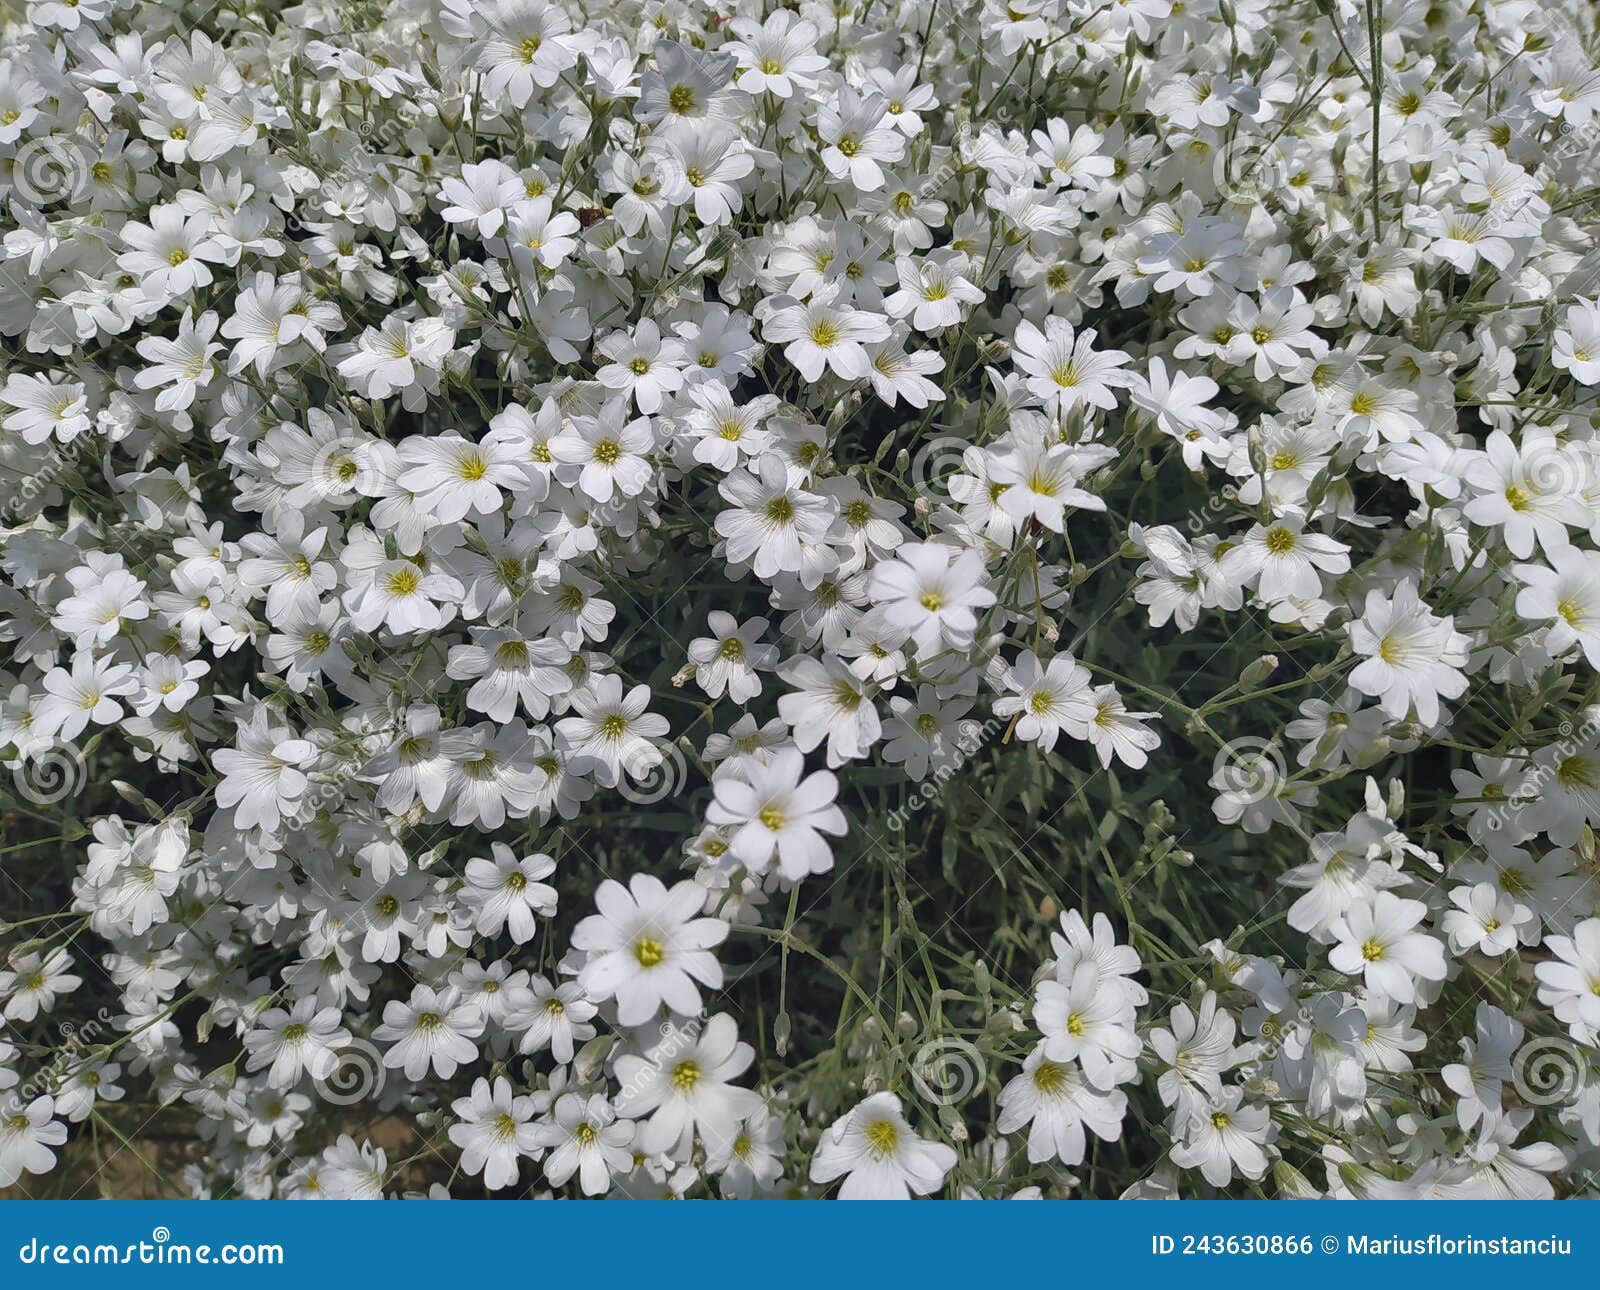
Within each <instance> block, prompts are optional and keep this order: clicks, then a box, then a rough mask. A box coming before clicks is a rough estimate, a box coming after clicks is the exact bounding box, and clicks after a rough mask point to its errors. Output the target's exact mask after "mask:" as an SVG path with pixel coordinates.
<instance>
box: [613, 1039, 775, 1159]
mask: <svg viewBox="0 0 1600 1290" xmlns="http://www.w3.org/2000/svg"><path fill="white" fill-rule="evenodd" d="M754 1060H755V1049H753V1048H751V1047H750V1045H749V1044H745V1043H740V1042H739V1029H738V1026H737V1025H735V1023H734V1020H733V1018H732V1017H730V1016H729V1015H728V1014H727V1013H725V1012H724V1013H718V1014H717V1015H716V1016H714V1017H712V1018H711V1019H710V1020H709V1021H707V1022H705V1024H704V1025H703V1026H702V1025H701V1024H700V1023H699V1022H698V1021H693V1022H690V1023H689V1024H688V1025H687V1026H686V1027H683V1028H680V1027H678V1026H677V1025H676V1024H673V1023H669V1024H668V1025H666V1026H663V1027H662V1029H661V1038H660V1040H659V1041H658V1042H657V1043H656V1044H654V1045H653V1046H651V1047H650V1048H648V1049H646V1050H645V1052H644V1055H643V1056H635V1055H633V1054H632V1053H624V1054H623V1055H622V1056H621V1057H618V1058H617V1081H618V1082H619V1083H620V1084H621V1085H622V1091H621V1092H620V1093H619V1094H618V1095H617V1099H616V1107H617V1113H618V1114H619V1115H626V1116H629V1117H631V1118H633V1119H639V1120H643V1121H644V1124H643V1127H642V1128H641V1129H640V1131H639V1142H638V1145H639V1147H640V1148H641V1149H642V1150H644V1151H645V1152H647V1153H649V1154H652V1155H654V1154H657V1153H660V1152H668V1153H672V1154H676V1155H682V1154H685V1153H686V1152H687V1151H688V1150H689V1148H690V1146H691V1145H692V1143H693V1140H694V1138H695V1137H696V1136H698V1137H699V1139H700V1141H701V1142H702V1143H703V1144H704V1145H705V1147H706V1149H707V1151H724V1150H726V1149H727V1147H728V1146H729V1144H731V1143H732V1141H733V1139H734V1138H735V1137H736V1136H737V1134H738V1131H739V1124H740V1122H741V1121H743V1120H744V1119H745V1118H747V1117H748V1116H750V1115H751V1114H753V1113H754V1112H755V1110H756V1109H757V1108H758V1107H759V1106H760V1105H761V1099H760V1097H759V1096H757V1095H756V1094H755V1093H753V1092H751V1091H750V1090H749V1089H746V1088H736V1087H734V1086H733V1085H732V1084H730V1083H729V1081H730V1080H733V1079H736V1078H737V1077H738V1076H740V1075H741V1074H743V1073H744V1072H745V1071H746V1070H748V1069H749V1067H750V1063H751V1062H753V1061H754ZM647 1116H648V1117H649V1118H648V1119H645V1117H647Z"/></svg>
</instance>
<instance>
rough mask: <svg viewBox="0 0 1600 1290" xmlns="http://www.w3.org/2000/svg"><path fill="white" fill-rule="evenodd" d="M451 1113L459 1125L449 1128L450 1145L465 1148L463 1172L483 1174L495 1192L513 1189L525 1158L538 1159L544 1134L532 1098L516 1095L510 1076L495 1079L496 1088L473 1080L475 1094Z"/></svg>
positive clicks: (485, 1184) (462, 1155) (486, 1185)
mask: <svg viewBox="0 0 1600 1290" xmlns="http://www.w3.org/2000/svg"><path fill="white" fill-rule="evenodd" d="M450 1109H451V1110H452V1111H453V1112H454V1113H455V1114H456V1116H457V1117H458V1119H459V1121H460V1122H459V1123H457V1124H452V1125H451V1126H450V1141H451V1142H453V1143H455V1145H456V1146H458V1147H460V1148H461V1167H462V1168H463V1169H464V1170H466V1172H467V1173H469V1174H482V1175H483V1185H484V1186H485V1187H487V1188H488V1189H489V1190H490V1191H499V1190H500V1189H501V1188H502V1187H509V1186H511V1184H512V1183H514V1182H516V1181H517V1174H518V1172H519V1161H520V1159H521V1158H522V1157H524V1156H535V1157H536V1156H537V1155H538V1154H539V1149H540V1147H541V1145H542V1144H541V1142H540V1134H539V1130H538V1127H537V1126H536V1125H534V1124H532V1123H531V1120H532V1119H533V1114H534V1106H533V1098H531V1097H516V1096H514V1095H513V1094H512V1091H511V1081H510V1080H508V1079H506V1077H505V1076H503V1075H500V1076H496V1077H495V1081H494V1083H493V1084H492V1085H491V1084H490V1083H489V1081H488V1080H486V1079H482V1078H479V1079H476V1080H474V1081H473V1084H472V1093H471V1095H470V1096H468V1097H463V1098H458V1099H457V1100H456V1101H455V1102H454V1103H453V1104H452V1105H451V1108H450Z"/></svg>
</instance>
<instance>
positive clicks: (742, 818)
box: [706, 748, 846, 882]
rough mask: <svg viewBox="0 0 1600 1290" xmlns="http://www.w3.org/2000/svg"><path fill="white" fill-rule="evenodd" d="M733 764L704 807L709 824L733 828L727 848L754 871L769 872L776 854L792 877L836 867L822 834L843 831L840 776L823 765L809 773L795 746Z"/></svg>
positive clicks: (782, 869)
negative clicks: (765, 759) (765, 758)
mask: <svg viewBox="0 0 1600 1290" xmlns="http://www.w3.org/2000/svg"><path fill="white" fill-rule="evenodd" d="M734 769H735V771H736V773H721V772H720V771H719V773H718V775H717V776H716V777H715V779H714V780H713V782H712V787H713V789H714V790H715V799H714V800H713V802H712V803H711V806H710V807H709V808H708V810H707V812H706V819H707V821H708V822H709V823H711V824H715V825H721V826H725V827H726V828H728V829H729V830H730V831H731V832H730V836H729V839H728V849H729V851H730V852H731V853H732V854H733V855H734V856H735V857H736V858H737V859H738V860H739V861H740V862H741V863H743V864H744V865H745V867H746V868H748V869H749V870H750V871H751V872H752V873H765V872H766V871H767V870H768V869H769V868H770V867H771V866H772V864H773V861H774V859H776V861H777V867H778V870H779V872H781V873H782V874H783V876H784V877H785V878H786V879H788V880H789V881H791V882H797V881H799V880H800V879H801V878H804V877H807V876H808V875H810V874H814V873H826V872H827V871H828V870H829V869H831V868H833V849H832V848H831V847H830V846H829V845H828V843H827V840H826V839H825V838H823V837H822V836H821V835H822V834H824V833H828V834H833V835H834V836H836V837H837V836H843V835H844V833H845V829H846V825H845V818H844V812H843V811H841V810H840V809H839V808H838V807H837V806H835V805H834V799H835V797H836V796H837V794H838V787H839V785H838V780H837V779H836V778H835V777H834V776H833V775H832V774H830V773H829V772H827V771H825V770H819V771H813V772H812V773H811V774H809V775H806V774H805V759H804V757H802V756H801V754H800V752H799V750H797V749H794V748H783V749H780V750H779V751H778V752H777V753H776V754H775V755H774V756H773V757H772V759H771V760H770V761H768V762H765V763H763V762H761V761H759V760H757V759H756V758H753V757H745V758H743V759H742V760H741V761H740V762H738V763H737V765H736V767H735V768H734ZM802 776H804V778H802Z"/></svg>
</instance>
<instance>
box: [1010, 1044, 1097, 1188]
mask: <svg viewBox="0 0 1600 1290" xmlns="http://www.w3.org/2000/svg"><path fill="white" fill-rule="evenodd" d="M998 1104H999V1107H1000V1118H999V1119H998V1120H997V1121H996V1125H995V1127H996V1128H998V1129H999V1130H1000V1132H1001V1133H1015V1132H1017V1131H1018V1130H1019V1129H1023V1128H1026V1129H1027V1130H1028V1159H1029V1160H1030V1161H1032V1162H1033V1163H1035V1164H1038V1163H1040V1162H1042V1161H1045V1160H1059V1161H1060V1162H1061V1163H1062V1164H1064V1165H1079V1164H1082V1163H1083V1158H1084V1154H1085V1152H1086V1151H1087V1142H1088V1133H1085V1132H1084V1130H1085V1129H1087V1130H1088V1131H1089V1132H1090V1133H1093V1134H1094V1135H1095V1136H1096V1137H1097V1138H1101V1139H1103V1140H1104V1141H1106V1142H1115V1141H1116V1140H1117V1139H1118V1138H1120V1137H1121V1136H1122V1121H1123V1118H1124V1117H1125V1116H1126V1115H1127V1113H1128V1099H1127V1095H1126V1094H1124V1093H1122V1092H1120V1091H1119V1090H1117V1089H1110V1090H1104V1089H1097V1088H1095V1087H1094V1085H1092V1084H1090V1083H1089V1082H1088V1081H1087V1080H1086V1079H1084V1077H1083V1072H1082V1070H1080V1069H1079V1067H1078V1066H1077V1065H1076V1064H1075V1063H1062V1062H1055V1061H1051V1060H1050V1058H1049V1057H1047V1056H1046V1055H1045V1045H1044V1044H1042V1043H1041V1044H1039V1045H1038V1046H1037V1047H1036V1048H1035V1049H1034V1050H1033V1051H1032V1052H1031V1053H1029V1054H1028V1057H1027V1060H1026V1061H1024V1062H1023V1063H1022V1072H1021V1074H1019V1075H1016V1076H1013V1077H1012V1078H1011V1079H1010V1080H1009V1081H1008V1082H1007V1083H1006V1086H1005V1087H1004V1088H1003V1089H1001V1090H1000V1097H999V1102H998Z"/></svg>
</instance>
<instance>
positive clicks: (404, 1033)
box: [372, 985, 484, 1080]
mask: <svg viewBox="0 0 1600 1290" xmlns="http://www.w3.org/2000/svg"><path fill="white" fill-rule="evenodd" d="M483 1025H484V1023H483V1013H482V1011H481V1010H480V1009H479V1008H478V1007H477V1006H476V1005H475V1004H469V1003H464V1002H462V999H461V992H460V991H459V990H457V989H456V988H455V987H454V986H451V987H449V988H448V989H445V990H439V991H435V990H433V989H430V988H429V987H428V986H425V985H419V986H416V987H415V988H414V989H413V990H412V991H411V998H410V999H409V1000H407V1001H406V1002H405V1003H401V1002H400V1001H399V1000H398V999H391V1000H390V1001H389V1002H388V1003H386V1004H384V1005H383V1024H382V1025H381V1026H379V1027H378V1028H377V1029H376V1030H374V1031H373V1032H372V1037H373V1038H374V1039H376V1040H378V1041H379V1042H380V1043H388V1044H391V1045H392V1046H391V1047H390V1048H389V1049H388V1051H387V1052H385V1053H384V1055H383V1064H384V1065H385V1066H387V1067H390V1068H391V1069H394V1070H401V1071H404V1072H405V1076H406V1078H407V1079H413V1080H416V1079H421V1078H422V1077H423V1076H424V1075H426V1074H427V1073H428V1071H429V1069H430V1068H431V1069H432V1070H433V1071H434V1073H435V1074H437V1075H438V1076H439V1078H441V1079H449V1078H450V1076H452V1075H454V1074H455V1072H456V1067H457V1066H461V1065H464V1064H466V1063H468V1062H473V1061H476V1060H477V1057H478V1047H477V1045H476V1044H475V1043H474V1042H473V1040H475V1039H477V1038H478V1037H479V1036H480V1035H482V1034H483Z"/></svg>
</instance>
